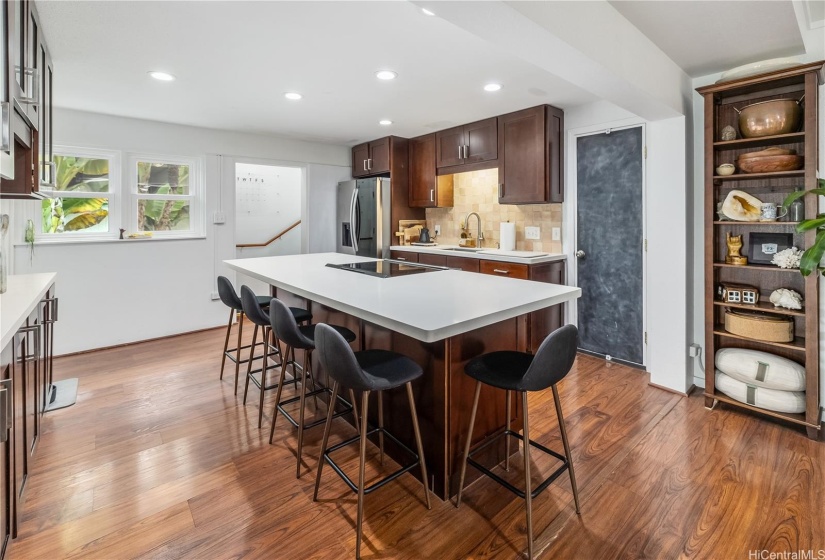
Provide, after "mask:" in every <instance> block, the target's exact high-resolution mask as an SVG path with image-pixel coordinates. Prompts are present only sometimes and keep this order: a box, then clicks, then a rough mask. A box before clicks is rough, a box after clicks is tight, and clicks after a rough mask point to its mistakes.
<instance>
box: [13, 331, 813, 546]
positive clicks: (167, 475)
mask: <svg viewBox="0 0 825 560" xmlns="http://www.w3.org/2000/svg"><path fill="white" fill-rule="evenodd" d="M250 330H251V329H250ZM250 334H251V333H250ZM222 345H223V331H222V330H214V331H207V332H202V333H196V334H191V335H184V336H180V337H174V338H169V339H166V340H160V341H153V342H147V343H143V344H139V345H134V346H128V347H121V348H115V349H111V350H105V351H100V352H96V353H92V354H85V355H79V356H71V357H66V358H59V359H56V360H55V376H56V378H57V379H65V378H69V377H79V378H80V389H79V395H78V402H77V404H76V405H74V406H72V407H69V408H66V409H63V410H58V411H54V412H50V413H47V414H46V416H45V417H44V420H43V435H42V438H41V440H40V442H39V444H38V446H39V449H38V451H37V456H36V459H35V463H34V470H33V472H32V475H31V477H30V479H29V481H28V487H27V489H26V503H25V506H24V513H23V518H22V524H21V527H20V536H19V538H18V539H17V540H16V541H14V542H13V544H12V546H11V548H10V551H9V558H12V559H23V558H26V559H29V558H31V559H39V558H43V559H54V558H81V557H82V558H105V559H115V558H117V559H120V558H199V559H200V558H208V559H211V558H230V557H231V558H258V557H266V558H278V559H292V558H294V559H299V558H300V559H302V560H303V559H312V558H318V559H321V558H324V559H329V558H352V557H354V550H355V531H354V525H355V495H354V494H352V493H351V492H350V491H349V489H348V488H347V487H346V486H345V485H344V483H343V482H342V481H341V480H340V479H339V478H338V476H337V475H335V473H334V472H333V471H332V469H329V468H327V469H325V470H324V477H323V480H322V484H321V490H320V493H319V498H320V502H319V503H314V502H313V501H312V491H313V484H314V469H315V465H316V459H315V458H316V457H317V455H318V447H319V444H320V438H321V430H320V429H316V430H310V431H308V432H306V436H305V437H306V440H307V441H306V443H305V447H304V456H305V458H306V463H307V465H306V467H305V471H304V472H305V474H304V475H303V477H302V478H301V479H300V480H299V479H296V478H295V446H296V444H295V432H294V430H293V428H292V427H291V426H290V425H289V424H288V423H287V422H285V421H283V419H280V420H279V421H278V426H276V431H275V441H274V444H273V445H269V444H268V442H267V440H268V437H269V422H270V419H271V413H272V410H271V409H272V404H271V403H272V399H273V398H274V395H270V396H269V397H268V399H267V405H266V408H265V420H264V428H263V429H261V430H258V429H257V427H256V426H257V392H256V390H255V389H254V388H251V389H250V399H249V401H248V404H247V405H246V406H243V405H242V404H241V396H240V395H239V396H237V397H236V396H235V395H234V394H233V387H232V379H233V376H234V375H233V374H234V371H232V372H231V373H229V372H227V375H225V376H224V380H223V381H219V380H218V372H219V368H220V357H221V355H220V351H221V348H222ZM241 382H242V381H241ZM290 391H291V389H290ZM242 392H243V388H242V387H241V389H240V391H239V393H240V394H242ZM272 393H274V391H272ZM560 393H561V400H562V408H563V410H564V413H565V417H566V419H567V429H568V432H569V437H570V442H571V445H572V448H573V457H574V464H575V468H576V475H577V479H578V485H579V492H580V495H581V499H582V514H581V516H577V515H576V514H575V512H574V509H573V505H572V494H571V490H570V482H569V478H568V477H567V476H566V475H563V476H562V477H561V478H560V479H559V480H558V481H556V482H555V483H554V484H552V485H551V486H550V487H549V488H548V490H547V491H545V492H544V493H543V494H541V495H540V496H539V497H538V498H536V499H535V500H534V501H533V508H534V513H533V524H534V531H535V534H536V550H537V551H541V554H540V557H544V558H565V559H566V558H582V559H593V558H679V557H688V558H742V559H747V558H748V551H751V550H763V549H764V550H768V551H773V552H784V551H798V550H814V551H818V550H823V549H825V522H824V521H823V507H825V506H823V504H825V472H823V469H824V468H825V444H823V443H821V442H813V441H810V440H808V439H807V438H806V437H805V434H804V433H802V432H801V431H799V430H798V429H796V428H791V427H788V426H784V425H779V424H777V423H774V422H770V421H765V420H762V419H761V418H758V417H756V416H751V415H748V414H746V413H744V412H741V411H738V410H733V409H730V408H725V407H718V408H717V409H716V410H714V411H712V412H711V411H707V410H705V408H704V406H703V404H704V403H703V399H702V397H701V396H700V395H698V394H697V395H696V396H693V397H690V398H683V397H680V396H678V395H674V394H671V393H668V392H665V391H662V390H659V389H656V388H653V387H650V386H649V385H648V384H647V375H646V374H645V373H643V372H640V371H637V370H634V369H630V368H627V367H624V366H621V365H615V364H609V363H605V362H603V361H601V360H598V359H595V358H592V357H589V356H583V355H582V356H579V358H578V359H577V362H576V365H575V366H574V369H573V371H572V372H571V373H570V375H569V376H568V377H567V379H566V380H565V381H564V382H563V383H562V384H561V385H560ZM308 402H310V403H311V401H308ZM552 403H553V400H552V395H551V393H550V392H549V391H548V392H547V393H546V394H533V395H531V396H530V411H531V422H530V423H531V431H532V433H531V436H533V439H536V440H538V441H540V442H541V443H543V444H545V445H547V446H549V447H551V448H553V449H559V450H561V448H562V446H561V441H560V436H559V432H558V427H557V425H556V422H555V413H554V411H553V404H552ZM354 434H355V432H354V429H353V428H352V427H351V426H349V425H348V424H346V423H345V422H343V421H342V420H340V419H339V420H336V423H335V425H334V426H333V437H331V441H340V440H341V439H342V437H343V436H347V437H349V436H351V435H354ZM333 438H334V439H333ZM371 451H372V459H373V461H372V463H371V465H370V466H369V467H368V477H369V476H376V475H377V474H378V473H379V470H380V469H382V467H378V461H377V449H375V448H371ZM340 453H341V457H343V458H344V459H345V460H344V465H345V469H346V470H347V472H349V473H350V474H351V476H352V475H354V473H355V471H356V463H355V461H354V460H355V459H356V458H357V450H356V448H354V447H353V448H352V449H346V450H342V451H341V452H340ZM533 458H534V463H533V466H532V470H533V476H534V478H535V480H536V481H538V480H540V479H542V478H543V476H542V474H543V473H547V472H549V471H550V470H552V468H553V467H554V465H555V463H554V462H553V461H552V460H551V459H547V458H543V457H538V456H537V454H533ZM392 468H393V465H392V464H391V461H388V462H387V464H385V466H384V467H383V470H382V471H381V472H385V471H389V470H390V469H392ZM309 469H311V472H308V470H309ZM502 472H503V471H502ZM520 472H521V471H520V460H519V459H518V458H515V460H513V461H511V472H510V473H505V474H507V478H512V479H513V480H518V479H519V477H520ZM368 480H369V478H368ZM464 496H465V497H464V501H463V503H462V507H461V508H460V509H458V510H457V509H455V508H454V506H453V505H452V504H451V503H447V502H441V501H440V500H438V499H435V498H434V497H433V498H434V499H433V509H432V510H431V511H428V510H427V509H426V508H425V506H424V505H423V499H422V495H421V487H420V484H419V483H418V481H417V480H416V479H414V478H413V477H411V476H409V475H405V476H402V477H401V478H399V479H398V480H397V481H394V482H392V483H390V484H388V485H387V486H385V487H384V488H382V489H380V490H378V491H376V492H375V493H373V494H371V495H369V496H367V500H366V506H365V523H364V527H365V541H364V546H363V548H362V554H363V557H364V558H401V559H413V558H437V559H459V558H461V559H464V558H472V559H482V558H516V557H519V556H520V555H521V554H522V553H523V551H524V549H525V540H524V531H525V517H524V509H523V502H522V501H521V500H519V499H518V498H516V497H515V496H513V495H512V494H510V493H509V492H508V491H507V490H505V489H504V488H502V487H500V486H498V485H497V484H496V483H494V482H493V481H491V480H488V479H481V480H479V481H477V482H475V483H474V484H473V485H471V486H469V487H468V488H467V490H466V491H465V493H464ZM815 554H816V553H815ZM765 557H767V556H765ZM814 558H816V556H814Z"/></svg>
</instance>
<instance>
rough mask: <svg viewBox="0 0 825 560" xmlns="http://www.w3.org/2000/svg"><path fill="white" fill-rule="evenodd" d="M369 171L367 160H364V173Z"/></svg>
mask: <svg viewBox="0 0 825 560" xmlns="http://www.w3.org/2000/svg"><path fill="white" fill-rule="evenodd" d="M366 170H367V160H364V171H366Z"/></svg>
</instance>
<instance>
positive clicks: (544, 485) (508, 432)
mask: <svg viewBox="0 0 825 560" xmlns="http://www.w3.org/2000/svg"><path fill="white" fill-rule="evenodd" d="M506 436H509V437H513V438H515V439H517V440H520V441H521V442H524V436H523V435H521V434H519V433H517V432H514V431H512V430H504V431H503V432H502V433H500V434H498V435H496V436H495V437H493V438H490V440H489V441H486V442H484V443H483V444H482V445H480V446H478V447H476V448H475V449H473V450H472V451H471V452H470V453H469V454H468V455H467V464H469V465H472V466H474V467H475V468H476V469H477V470H479V471H481V472H482V473H484V474H486V475H487V476H489V477H490V478H492V479H493V480H495V481H496V482H498V483H499V484H501V485H502V486H504V487H505V488H507V489H508V490H509V491H510V492H512V493H513V494H515V495H516V496H518V497H519V498H522V499H524V498H525V497H526V494H525V492H524V490H521V489H519V488H516V487H515V486H513V485H512V484H510V483H509V482H507V481H506V480H504V479H503V478H501V477H500V476H498V475H497V474H496V473H494V472H493V471H491V470H490V469H488V468H487V467H485V466H484V465H482V464H481V463H479V462H477V461H475V460H474V459H473V455H475V454H477V453H479V452H481V451H483V450H484V449H486V448H487V447H489V446H490V445H492V444H493V443H495V442H496V441H498V440H499V439H500V438H502V437H506ZM529 442H530V445H532V446H533V447H535V448H536V449H538V450H539V451H542V452H544V453H546V454H547V455H551V456H553V457H555V458H556V459H558V460H560V461H561V462H562V464H561V466H560V467H559V468H557V469H556V470H554V471H553V472H552V473H551V474H550V476H549V477H547V478H546V479H545V480H544V481H543V482H542V483H541V484H539V485H538V486H536V488H535V489H534V490H533V491H532V492H530V497H531V498H535V497H536V496H538V495H539V494H541V493H542V492H543V491H544V490H545V489H546V488H547V487H548V486H550V485H551V484H552V483H553V482H554V481H555V480H556V479H557V478H558V477H559V476H561V474H562V473H564V471H566V470H568V469H569V468H570V464H569V463H568V462H567V457H565V456H564V455H561V454H560V453H556V452H555V451H553V450H552V449H548V448H546V447H545V446H543V445H541V444H540V443H537V442H535V441H533V440H532V439H531V440H529Z"/></svg>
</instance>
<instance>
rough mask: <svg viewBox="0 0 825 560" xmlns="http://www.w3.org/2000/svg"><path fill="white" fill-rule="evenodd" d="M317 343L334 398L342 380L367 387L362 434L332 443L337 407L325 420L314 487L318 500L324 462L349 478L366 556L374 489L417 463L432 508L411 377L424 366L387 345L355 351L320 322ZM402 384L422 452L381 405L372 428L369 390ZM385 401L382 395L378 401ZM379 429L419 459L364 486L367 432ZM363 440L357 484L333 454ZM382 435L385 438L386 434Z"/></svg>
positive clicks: (358, 543)
mask: <svg viewBox="0 0 825 560" xmlns="http://www.w3.org/2000/svg"><path fill="white" fill-rule="evenodd" d="M315 346H316V348H317V351H318V358H319V361H320V362H321V365H322V366H323V368H324V371H326V372H327V375H329V377H330V379H332V380H333V385H332V399H333V400H334V399H335V398H336V396H337V395H338V391H339V389H340V387H341V386H344V387H348V388H350V389H355V390H356V391H363V394H362V396H361V413H362V416H361V425H360V435H358V436H355V437H353V438H350V439H348V440H346V441H343V442H341V443H339V444H336V445H334V446H332V447H330V448H329V449H328V448H327V442H328V441H329V432H330V427H331V426H332V418H333V414H332V408H330V409H329V412H328V413H327V421H326V425H325V426H324V439H323V442H322V443H321V459H320V461H318V473H317V474H316V476H315V493H314V494H313V496H312V500H313V501H317V500H318V486H319V485H320V484H321V472H322V470H323V468H324V463H325V462H326V463H329V464H330V466H331V467H332V469H333V470H334V471H335V472H336V473H338V475H339V476H340V477H341V478H342V479H343V480H344V482H345V483H346V484H347V486H349V487H350V489H351V490H352V491H353V492H356V493H357V494H358V514H357V518H356V519H357V520H356V528H355V531H356V533H355V534H356V540H355V557H356V558H361V528H362V525H363V521H364V496H365V495H366V494H369V493H371V492H372V491H374V490H377V489H378V488H380V487H382V486H383V485H384V484H386V483H387V482H390V481H391V480H395V479H396V478H398V477H399V476H401V475H402V474H404V473H405V472H408V471H411V470H412V469H414V468H415V467H416V465H420V466H421V480H422V481H423V484H424V498H425V500H426V502H427V509H430V492H429V489H428V488H427V466H426V464H425V462H424V449H423V447H422V445H421V431H420V430H419V428H418V415H417V414H416V412H415V400H414V399H413V390H412V381H413V380H415V379H418V378H419V377H421V375H422V374H423V373H424V372H423V371H422V369H421V367H420V366H419V365H418V364H416V363H415V362H414V361H412V360H411V359H409V358H407V357H406V356H404V355H402V354H398V353H396V352H390V351H388V350H364V351H361V352H353V351H352V348H350V346H349V344H347V342H346V340H344V338H343V337H342V336H341V335H340V334H339V333H338V332H336V331H335V329H333V328H331V327H329V326H327V325H324V324H319V325H318V326H317V328H316V330H315ZM401 385H406V386H407V398H408V399H409V404H410V416H411V417H412V425H413V431H414V433H415V444H416V447H417V448H418V454H417V455H416V454H415V453H413V452H412V450H410V449H408V448H407V447H406V446H405V445H404V444H403V443H401V442H400V441H398V440H397V439H396V438H395V437H394V436H393V435H392V434H390V433H389V432H387V431H386V430H384V427H383V420H382V419H381V416H382V414H381V413H382V412H383V411H381V410H380V405H379V414H378V418H379V425H378V427H377V428H373V429H371V430H368V429H367V418H368V415H367V411H368V407H369V395H370V392H372V391H378V392H379V393H378V395H379V396H380V395H381V391H386V390H388V389H394V388H396V387H400V386H401ZM379 403H380V401H379ZM376 432H377V433H378V434H379V437H380V438H383V436H384V435H386V436H387V437H389V438H390V439H391V440H393V441H394V442H395V443H396V445H398V446H399V448H401V449H403V450H404V451H405V452H406V453H409V455H410V456H411V457H415V462H413V463H411V464H410V465H408V466H406V467H402V468H401V469H399V470H397V471H396V472H394V473H392V474H391V475H389V476H387V477H385V478H383V479H381V480H379V481H378V482H375V483H373V484H372V485H371V486H369V487H368V488H364V469H365V464H364V462H365V457H366V451H367V436H369V435H371V434H374V433H376ZM356 441H358V442H359V443H360V447H361V449H360V462H359V465H358V485H357V486H356V485H355V484H353V482H352V480H350V479H349V477H348V476H347V475H346V474H344V471H343V470H341V467H340V466H338V464H337V463H336V462H335V461H334V460H333V459H332V457H330V454H331V453H333V452H335V451H337V450H338V449H341V448H342V447H344V446H346V445H350V444H352V443H355V442H356ZM381 441H383V439H382V440H381Z"/></svg>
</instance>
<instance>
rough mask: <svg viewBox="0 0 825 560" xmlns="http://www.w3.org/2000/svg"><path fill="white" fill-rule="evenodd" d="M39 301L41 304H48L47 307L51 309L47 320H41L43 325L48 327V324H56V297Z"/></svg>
mask: <svg viewBox="0 0 825 560" xmlns="http://www.w3.org/2000/svg"><path fill="white" fill-rule="evenodd" d="M40 301H41V302H43V303H48V304H49V307H50V308H51V313H49V318H48V319H43V324H44V325H48V324H50V323H56V322H57V298H56V297H53V298H43V299H42V300H40Z"/></svg>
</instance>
